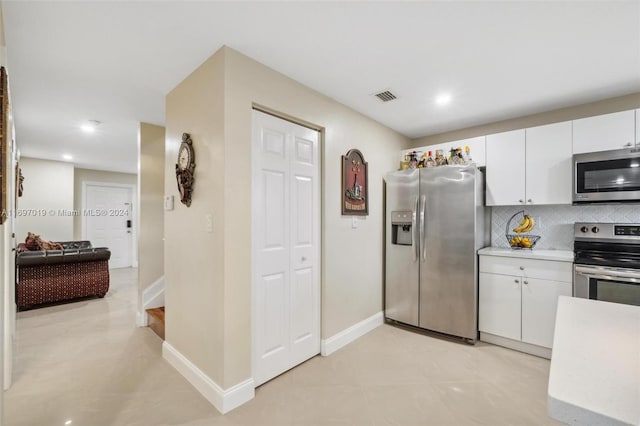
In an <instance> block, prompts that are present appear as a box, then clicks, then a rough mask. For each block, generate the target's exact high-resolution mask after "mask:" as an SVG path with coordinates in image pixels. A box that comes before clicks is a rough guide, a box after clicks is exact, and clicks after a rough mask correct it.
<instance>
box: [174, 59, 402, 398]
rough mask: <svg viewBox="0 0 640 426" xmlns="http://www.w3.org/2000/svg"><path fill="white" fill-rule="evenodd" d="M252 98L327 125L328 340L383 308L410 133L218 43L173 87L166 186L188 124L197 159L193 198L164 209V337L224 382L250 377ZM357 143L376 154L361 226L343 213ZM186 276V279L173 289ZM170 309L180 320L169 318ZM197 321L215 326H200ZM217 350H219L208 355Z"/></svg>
mask: <svg viewBox="0 0 640 426" xmlns="http://www.w3.org/2000/svg"><path fill="white" fill-rule="evenodd" d="M223 89H224V92H222V90H223ZM222 101H224V104H221V103H220V102H222ZM254 103H255V104H259V105H262V106H265V107H268V108H270V109H273V110H275V111H279V112H281V113H284V114H287V115H289V116H292V117H295V118H297V119H300V120H304V121H306V122H308V123H312V124H314V125H316V126H318V127H320V128H323V129H324V141H323V147H322V148H323V180H322V186H323V193H322V200H323V207H322V210H323V212H322V220H323V233H322V237H323V250H322V253H323V269H322V336H323V338H327V337H330V336H332V335H334V334H336V333H338V332H340V331H342V330H344V329H346V328H348V327H350V326H352V325H354V324H356V323H358V322H359V321H362V320H363V319H365V318H368V317H369V316H371V315H374V314H376V313H378V312H380V311H381V310H382V277H383V274H382V271H383V198H382V177H383V175H384V173H386V172H387V171H389V170H392V169H394V168H395V167H396V161H395V160H396V157H397V152H398V151H399V150H400V149H401V148H402V147H404V146H406V145H407V144H408V143H409V141H408V139H407V138H405V137H403V136H401V135H399V134H397V133H396V132H394V131H392V130H390V129H388V128H386V127H384V126H382V125H380V124H379V123H377V122H375V121H373V120H371V119H369V118H366V117H364V116H363V115H361V114H359V113H356V112H355V111H353V110H351V109H349V108H347V107H345V106H344V105H341V104H339V103H337V102H335V101H333V100H331V99H329V98H327V97H326V96H324V95H321V94H319V93H317V92H315V91H313V90H311V89H309V88H307V87H305V86H303V85H301V84H299V83H297V82H295V81H293V80H291V79H289V78H287V77H285V76H283V75H282V74H279V73H277V72H275V71H273V70H271V69H269V68H267V67H265V66H263V65H261V64H259V63H258V62H256V61H254V60H252V59H250V58H248V57H246V56H243V55H242V54H240V53H238V52H236V51H234V50H232V49H229V48H223V49H221V50H220V51H218V52H217V53H216V54H215V55H214V56H213V57H212V58H211V59H210V60H208V61H207V62H206V63H205V64H204V65H203V66H202V67H200V68H199V69H198V70H197V71H196V72H194V73H193V74H192V75H191V76H189V77H188V78H187V79H186V80H185V81H184V82H182V83H181V84H180V85H179V86H178V87H177V88H176V89H174V91H172V92H171V93H170V94H169V95H168V97H167V150H166V153H167V162H166V168H165V172H166V174H167V175H166V177H165V182H166V191H167V193H169V192H171V193H177V191H176V189H175V177H174V176H172V175H173V168H174V163H175V156H176V153H177V149H178V146H179V142H180V133H181V132H183V131H189V132H191V134H192V137H193V140H194V145H195V150H196V163H197V166H196V187H195V196H194V201H193V205H192V207H191V208H190V209H186V208H185V207H184V206H181V205H177V208H176V211H174V212H167V214H166V215H165V218H166V220H165V234H166V238H167V250H166V257H165V258H166V259H167V263H166V265H165V268H166V269H165V282H166V286H167V290H166V304H167V341H168V342H169V343H171V344H172V345H173V346H175V347H176V348H177V349H178V350H180V351H181V352H182V353H183V354H184V355H185V356H187V358H189V359H190V360H191V361H192V362H194V363H195V364H196V365H197V366H198V367H199V368H201V369H202V370H204V371H205V372H207V373H208V374H209V373H211V372H212V371H214V372H215V374H214V375H211V377H212V378H213V379H214V380H215V381H216V382H217V383H218V384H219V385H220V386H222V387H223V388H228V387H230V386H233V385H235V384H237V383H239V382H241V381H243V380H246V379H247V378H249V377H251V268H250V262H251V231H252V230H251V168H250V164H251V123H252V121H251V120H252V105H253V104H254ZM350 148H358V149H360V150H361V151H362V152H363V154H364V155H365V159H366V160H367V161H368V162H369V185H370V195H371V198H370V206H369V208H370V215H369V216H368V217H366V218H363V219H361V221H360V226H359V227H358V228H357V229H352V228H351V217H342V216H341V214H340V199H341V190H340V174H341V168H340V167H341V165H340V161H341V155H343V154H345V153H346V152H347V151H348V150H349V149H350ZM202 157H204V159H202ZM225 160H226V161H225ZM203 169H205V170H203ZM225 183H227V184H226V185H225ZM206 211H210V212H212V213H213V217H214V232H213V234H204V222H203V221H204V217H203V213H204V212H206ZM207 236H209V237H212V238H211V239H208V238H207ZM220 244H222V246H221V245H220ZM185 245H188V246H190V247H199V248H200V249H201V250H202V248H203V247H206V248H207V249H206V252H207V253H206V256H205V259H206V262H203V259H202V255H200V254H196V255H194V254H193V253H185V252H184V250H182V249H181V247H184V246H185ZM169 247H172V248H171V249H169ZM354 253H357V255H354ZM354 262H355V263H354ZM183 286H187V287H188V288H187V289H182V288H180V289H176V290H173V289H170V288H173V287H176V288H178V287H183ZM212 290H213V293H214V294H212ZM187 295H188V298H187ZM219 298H222V300H220V299H219ZM201 304H204V305H205V307H204V308H202V307H201ZM174 310H175V311H177V312H178V313H177V314H176V315H179V316H180V318H179V319H176V318H175V317H170V313H171V312H172V311H174ZM203 310H204V311H206V312H205V313H203ZM220 314H223V316H222V317H221V316H220ZM198 323H200V324H201V327H202V326H204V327H206V328H207V331H208V333H207V334H203V333H202V332H200V330H198V329H197V327H198ZM192 328H196V330H193V329H192ZM220 332H222V333H223V334H222V336H220V334H219V333H220ZM199 339H200V340H199ZM215 340H217V341H215ZM174 342H179V345H180V347H179V346H176V345H175V344H174ZM206 342H211V343H213V345H212V346H209V344H208V343H206ZM185 348H188V351H187V352H185ZM209 350H212V351H213V353H214V354H215V356H210V357H206V355H207V353H206V352H207V351H209Z"/></svg>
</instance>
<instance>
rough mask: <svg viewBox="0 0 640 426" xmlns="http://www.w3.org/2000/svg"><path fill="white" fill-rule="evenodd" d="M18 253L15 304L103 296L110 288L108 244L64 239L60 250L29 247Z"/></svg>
mask: <svg viewBox="0 0 640 426" xmlns="http://www.w3.org/2000/svg"><path fill="white" fill-rule="evenodd" d="M26 244H27V243H21V244H19V246H18V250H17V254H16V266H17V274H16V304H17V305H18V309H20V310H25V309H30V308H33V307H36V306H37V305H41V304H43V303H52V302H60V301H64V300H71V299H75V298H80V297H88V296H98V297H104V295H105V294H107V292H108V291H109V259H110V258H111V252H110V251H109V249H108V248H105V247H98V248H93V247H92V246H91V242H89V241H65V242H59V243H55V244H59V245H60V247H61V248H62V249H61V250H29V249H27V247H26Z"/></svg>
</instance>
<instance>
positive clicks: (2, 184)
mask: <svg viewBox="0 0 640 426" xmlns="http://www.w3.org/2000/svg"><path fill="white" fill-rule="evenodd" d="M8 86H9V85H8V82H7V70H6V68H5V67H1V68H0V211H1V212H2V214H0V224H2V223H4V221H5V220H6V219H7V215H6V211H7V182H8V180H7V178H8V175H9V173H8V170H7V154H8V152H7V150H8V147H9V136H10V135H9V87H8Z"/></svg>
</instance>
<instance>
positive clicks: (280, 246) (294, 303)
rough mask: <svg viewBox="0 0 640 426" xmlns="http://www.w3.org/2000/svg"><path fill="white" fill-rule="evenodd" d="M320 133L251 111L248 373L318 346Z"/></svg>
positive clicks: (265, 373)
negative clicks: (250, 340) (250, 364)
mask: <svg viewBox="0 0 640 426" xmlns="http://www.w3.org/2000/svg"><path fill="white" fill-rule="evenodd" d="M318 142H319V138H318V132H317V131H315V130H311V129H308V128H306V127H303V126H300V125H297V124H294V123H291V122H289V121H285V120H282V119H279V118H276V117H274V116H271V115H268V114H265V113H262V112H259V111H254V112H253V149H252V158H253V183H252V185H253V187H252V203H253V205H252V210H253V223H252V225H253V228H252V233H253V260H252V267H253V315H252V318H253V320H252V322H253V379H254V382H255V385H256V386H258V385H260V384H262V383H264V382H266V381H267V380H270V379H272V378H273V377H275V376H277V375H279V374H281V373H283V372H284V371H286V370H288V369H290V368H292V367H294V366H296V365H297V364H300V363H301V362H303V361H305V360H307V359H309V358H311V357H313V356H314V355H316V354H318V353H319V352H320V183H319V175H320V174H319V170H320V158H319V147H318Z"/></svg>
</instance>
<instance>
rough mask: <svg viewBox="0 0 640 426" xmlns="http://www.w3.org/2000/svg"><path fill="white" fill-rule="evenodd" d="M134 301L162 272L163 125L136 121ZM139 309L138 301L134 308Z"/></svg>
mask: <svg viewBox="0 0 640 426" xmlns="http://www.w3.org/2000/svg"><path fill="white" fill-rule="evenodd" d="M138 132H139V133H138V149H139V158H140V161H139V163H138V204H139V206H140V208H139V212H140V214H139V215H138V291H139V294H138V301H139V302H141V300H142V291H144V289H145V288H147V287H149V286H150V285H151V284H153V283H155V282H156V281H158V280H159V279H160V278H161V277H162V276H163V275H164V207H163V198H164V127H160V126H155V125H153V124H148V123H140V128H139V131H138ZM141 310H142V306H141V304H140V305H139V306H138V311H141Z"/></svg>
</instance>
